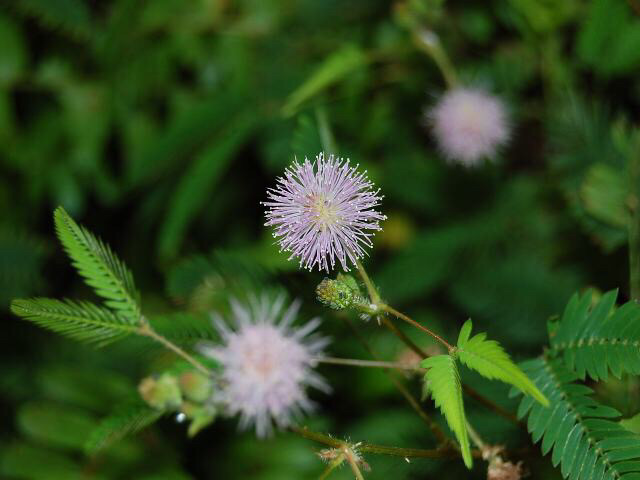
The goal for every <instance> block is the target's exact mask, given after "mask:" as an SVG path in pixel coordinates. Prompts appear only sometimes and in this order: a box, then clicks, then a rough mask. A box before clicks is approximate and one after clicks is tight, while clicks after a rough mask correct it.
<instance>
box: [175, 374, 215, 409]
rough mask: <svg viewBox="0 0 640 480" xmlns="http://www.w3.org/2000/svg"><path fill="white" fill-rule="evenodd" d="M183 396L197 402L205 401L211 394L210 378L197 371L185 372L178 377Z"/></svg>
mask: <svg viewBox="0 0 640 480" xmlns="http://www.w3.org/2000/svg"><path fill="white" fill-rule="evenodd" d="M178 382H179V384H180V390H182V393H183V394H184V396H185V398H188V399H189V400H192V401H194V402H197V403H202V402H204V401H206V400H207V399H208V398H209V396H210V394H211V380H210V379H209V378H207V377H206V376H205V375H202V374H201V373H198V372H185V373H183V374H182V375H180V378H179V379H178Z"/></svg>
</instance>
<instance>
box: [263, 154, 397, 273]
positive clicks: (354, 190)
mask: <svg viewBox="0 0 640 480" xmlns="http://www.w3.org/2000/svg"><path fill="white" fill-rule="evenodd" d="M277 182H278V183H277V186H276V187H275V188H270V189H269V190H267V196H268V198H269V200H268V201H267V202H263V205H264V206H266V207H267V209H268V210H267V213H266V216H267V222H266V223H265V225H266V226H273V227H275V231H274V234H273V236H274V237H275V238H277V239H278V243H279V244H280V248H281V250H282V251H285V252H290V253H291V256H290V257H289V259H292V258H296V257H297V258H298V259H299V260H300V266H301V267H304V268H307V269H309V270H312V269H313V268H314V267H315V266H317V267H318V269H319V270H325V271H326V272H329V269H330V268H331V269H333V268H334V267H335V264H336V260H338V261H339V262H340V265H341V266H342V268H343V269H344V270H345V271H348V270H349V265H348V263H349V262H350V263H351V264H355V263H356V261H357V260H358V259H359V258H362V257H364V256H365V255H366V251H365V248H366V247H371V246H372V243H371V237H372V236H373V234H374V233H373V232H375V231H376V230H380V224H379V222H380V221H381V220H385V219H386V217H385V216H384V215H382V214H380V213H379V212H378V211H377V210H376V209H375V208H376V207H377V206H378V205H380V201H381V200H382V196H381V195H380V194H379V193H380V190H375V191H374V190H373V184H372V183H371V182H370V181H369V179H368V178H367V175H366V171H364V172H359V171H358V165H356V166H351V165H350V164H349V159H347V160H344V159H342V158H335V157H334V156H333V155H330V156H329V158H326V157H325V156H324V154H323V153H320V154H319V155H318V156H316V160H315V162H313V163H312V162H310V161H309V160H308V159H306V158H305V160H304V163H302V164H300V163H298V162H297V161H296V162H294V163H293V165H291V166H290V167H289V168H287V169H286V170H285V173H284V176H283V177H280V178H278V180H277Z"/></svg>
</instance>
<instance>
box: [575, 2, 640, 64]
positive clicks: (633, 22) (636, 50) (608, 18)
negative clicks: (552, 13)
mask: <svg viewBox="0 0 640 480" xmlns="http://www.w3.org/2000/svg"><path fill="white" fill-rule="evenodd" d="M577 51H578V55H579V56H580V59H581V60H582V61H583V62H585V63H586V64H587V65H588V66H589V67H591V68H593V69H594V70H595V71H596V72H597V73H599V74H601V75H604V76H611V75H619V74H621V73H626V72H631V71H632V70H633V69H634V68H637V67H638V66H640V22H638V19H637V16H634V14H633V12H632V10H631V6H630V5H629V4H628V3H627V2H619V1H617V0H593V1H592V2H590V4H589V12H588V14H587V17H586V18H585V20H584V22H583V24H582V28H581V30H580V32H579V35H578V47H577Z"/></svg>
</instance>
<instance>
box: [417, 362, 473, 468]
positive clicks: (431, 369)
mask: <svg viewBox="0 0 640 480" xmlns="http://www.w3.org/2000/svg"><path fill="white" fill-rule="evenodd" d="M421 365H422V367H423V368H426V369H428V370H427V373H426V374H425V381H426V382H429V390H430V391H431V394H432V396H433V400H434V401H435V404H436V407H439V408H440V410H441V411H442V413H443V414H444V417H445V418H446V420H447V423H448V424H449V427H450V428H451V430H452V431H453V433H454V434H455V436H456V438H457V439H458V442H459V443H460V450H461V452H462V459H463V460H464V464H465V465H466V466H467V468H471V467H472V466H473V459H472V457H471V446H470V444H469V436H468V434H467V419H466V416H465V413H464V404H463V403H462V386H461V384H460V375H459V374H458V367H457V365H456V361H455V359H454V358H453V357H452V356H450V355H446V354H445V355H436V356H433V357H429V358H427V359H426V360H423V361H422V363H421Z"/></svg>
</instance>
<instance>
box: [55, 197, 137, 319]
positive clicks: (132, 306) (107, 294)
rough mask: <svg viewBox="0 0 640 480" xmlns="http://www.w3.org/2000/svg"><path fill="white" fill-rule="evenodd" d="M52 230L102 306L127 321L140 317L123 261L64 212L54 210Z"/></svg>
mask: <svg viewBox="0 0 640 480" xmlns="http://www.w3.org/2000/svg"><path fill="white" fill-rule="evenodd" d="M54 220H55V225H56V233H57V235H58V238H59V239H60V241H61V242H62V245H63V246H64V248H65V250H66V251H67V253H68V254H69V257H70V258H71V260H72V262H73V265H74V267H75V268H76V269H77V270H78V272H79V273H80V275H82V277H84V279H85V282H86V283H87V285H89V286H91V287H93V289H94V290H95V292H96V294H97V295H99V296H101V297H103V298H104V299H105V305H106V306H108V307H110V308H112V309H114V310H116V311H117V312H118V313H120V314H121V315H123V316H124V317H126V318H127V319H129V320H131V321H132V322H138V321H139V320H140V318H141V314H140V307H139V301H138V299H139V296H138V292H137V291H136V289H135V285H134V283H133V275H131V272H130V271H129V269H128V268H127V267H126V266H125V265H124V263H123V262H122V261H121V260H120V259H119V258H118V257H117V256H116V255H115V254H114V253H113V252H112V251H111V249H110V248H109V247H108V246H107V245H105V244H104V243H103V242H102V241H101V240H100V239H99V238H96V237H95V236H94V235H93V234H91V232H89V231H88V230H86V229H85V228H83V227H81V226H79V225H78V224H77V223H76V222H75V221H74V220H73V219H72V218H71V217H70V216H69V214H67V212H66V211H65V210H64V209H63V208H62V207H58V208H57V209H56V210H55V212H54Z"/></svg>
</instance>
